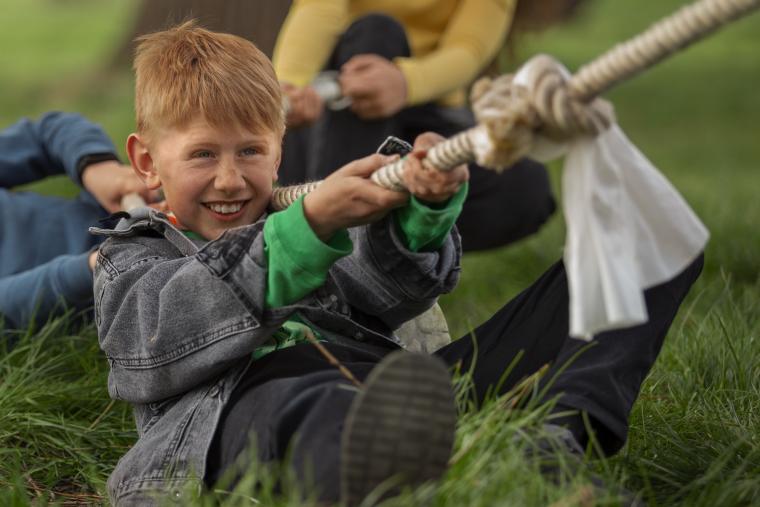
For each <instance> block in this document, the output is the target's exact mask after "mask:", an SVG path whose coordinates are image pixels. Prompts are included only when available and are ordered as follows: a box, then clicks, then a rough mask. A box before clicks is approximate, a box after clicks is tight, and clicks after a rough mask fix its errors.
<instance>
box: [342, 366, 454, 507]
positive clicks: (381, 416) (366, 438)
mask: <svg viewBox="0 0 760 507" xmlns="http://www.w3.org/2000/svg"><path fill="white" fill-rule="evenodd" d="M456 419H457V412H456V406H455V401H454V392H453V390H452V387H451V377H450V376H449V372H448V370H447V368H446V365H445V364H444V363H443V361H441V360H440V359H437V358H435V357H432V356H429V355H425V354H415V353H412V352H406V351H399V352H393V353H392V354H389V355H388V356H387V357H386V358H385V359H383V361H382V362H381V363H380V364H378V365H377V366H376V367H375V368H374V369H373V370H372V372H371V373H370V375H369V377H368V378H367V381H366V382H365V384H364V388H363V389H362V391H361V392H360V393H359V395H358V396H357V397H356V399H355V400H354V402H353V404H352V405H351V408H350V410H349V412H348V416H347V417H346V426H345V430H344V432H343V439H342V442H341V470H340V473H341V476H340V477H341V499H342V500H343V502H344V503H345V504H346V505H348V506H349V507H353V506H357V505H359V504H360V503H361V502H362V501H363V500H364V499H365V498H366V497H367V496H368V495H369V494H370V493H372V492H373V491H375V490H376V489H377V491H375V494H376V495H377V497H376V499H375V500H374V501H379V500H381V499H383V498H387V497H390V496H395V495H397V494H399V493H400V491H401V489H402V488H403V487H416V486H419V485H421V484H422V483H424V482H427V481H431V480H435V479H438V478H440V477H441V476H442V475H443V473H444V472H445V471H446V468H447V466H448V460H449V457H450V455H451V449H452V447H453V445H454V432H455V428H456ZM370 503H373V502H370Z"/></svg>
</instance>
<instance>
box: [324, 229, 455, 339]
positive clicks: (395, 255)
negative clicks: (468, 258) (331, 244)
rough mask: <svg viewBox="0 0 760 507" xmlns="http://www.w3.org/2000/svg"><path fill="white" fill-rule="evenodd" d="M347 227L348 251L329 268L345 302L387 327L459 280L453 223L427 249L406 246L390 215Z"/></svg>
mask: <svg viewBox="0 0 760 507" xmlns="http://www.w3.org/2000/svg"><path fill="white" fill-rule="evenodd" d="M349 233H350V235H351V240H352V241H353V244H354V252H353V254H352V255H350V256H348V257H344V258H342V259H340V260H338V262H336V264H335V265H334V266H333V269H332V273H333V275H334V277H335V279H336V281H337V283H338V285H339V287H340V288H341V291H342V293H343V295H344V297H345V298H346V300H347V301H349V302H350V304H351V306H353V307H355V308H357V309H359V310H361V311H362V312H364V313H366V314H368V315H372V316H375V317H378V318H380V319H381V320H382V321H383V322H384V323H385V324H386V325H387V326H388V327H389V328H390V329H397V328H398V327H399V326H400V325H401V324H403V323H404V322H406V321H408V320H410V319H412V318H414V317H416V316H417V315H419V314H421V313H422V312H424V311H425V310H427V309H428V308H430V307H431V306H433V304H434V303H435V302H436V300H437V298H438V296H439V295H441V294H445V293H448V292H450V291H452V290H453V289H454V287H455V286H456V284H457V282H458V281H459V274H460V271H461V266H460V261H461V251H462V249H461V242H460V239H459V233H458V232H457V230H456V227H454V228H453V229H452V230H451V233H450V234H449V235H448V236H447V237H446V239H445V240H444V241H443V245H441V247H440V248H438V249H437V250H435V251H430V252H413V251H411V250H409V249H408V248H407V247H406V246H405V241H404V239H403V238H402V235H401V233H400V232H399V230H398V229H397V227H396V225H395V223H394V221H393V217H392V216H391V215H389V216H387V217H386V218H384V219H383V220H381V221H378V222H376V223H374V224H372V225H369V226H366V227H356V228H352V229H349ZM357 281H360V283H357Z"/></svg>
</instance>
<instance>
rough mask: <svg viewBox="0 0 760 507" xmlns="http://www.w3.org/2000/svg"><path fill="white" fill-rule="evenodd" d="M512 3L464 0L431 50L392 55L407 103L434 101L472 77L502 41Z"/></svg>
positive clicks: (508, 0) (462, 85) (510, 17)
mask: <svg viewBox="0 0 760 507" xmlns="http://www.w3.org/2000/svg"><path fill="white" fill-rule="evenodd" d="M515 3H516V0H464V1H462V3H461V5H460V6H459V8H458V9H457V11H456V12H455V13H454V15H453V16H452V18H451V21H450V22H449V23H448V25H447V27H446V30H445V31H444V33H443V35H442V36H441V40H440V43H439V45H438V48H437V49H436V50H435V51H433V52H431V53H429V54H427V55H425V56H423V57H420V58H414V57H412V58H396V59H395V60H394V61H395V62H396V64H397V65H398V66H399V67H400V68H401V71H402V72H403V73H404V77H406V84H407V103H408V104H410V105H415V104H421V103H424V102H429V101H431V100H436V99H438V98H440V97H441V96H443V95H445V94H447V93H449V92H451V91H454V90H456V89H458V88H462V87H464V86H467V85H468V84H469V83H470V82H471V81H472V80H473V79H475V76H477V74H478V72H479V71H480V70H481V69H482V68H483V67H485V65H487V64H488V62H489V61H490V60H491V58H493V56H494V55H495V54H496V52H497V51H498V50H499V48H500V47H501V45H502V44H503V43H504V39H505V38H506V35H507V30H508V29H509V25H510V24H511V23H512V16H513V14H514V8H515Z"/></svg>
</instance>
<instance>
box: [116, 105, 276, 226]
mask: <svg viewBox="0 0 760 507" xmlns="http://www.w3.org/2000/svg"><path fill="white" fill-rule="evenodd" d="M127 151H128V152H129V157H130V160H131V161H132V165H133V167H134V168H135V169H136V171H137V172H138V174H140V175H141V176H142V177H143V179H144V180H145V182H146V184H147V185H148V187H150V188H159V187H161V188H163V191H164V196H165V197H166V202H167V205H168V207H169V209H170V210H171V211H173V212H174V214H175V215H176V216H177V219H178V220H179V222H180V223H182V225H184V226H185V227H187V228H188V229H190V230H191V231H193V232H195V233H197V234H199V235H201V236H202V237H204V238H206V239H208V240H213V239H216V238H218V237H219V236H220V235H221V234H222V233H223V232H224V231H225V230H227V229H230V228H232V227H238V226H241V225H247V224H251V223H253V222H254V221H256V219H258V218H259V217H260V216H261V215H262V214H263V213H264V211H265V209H266V207H267V205H268V204H269V198H270V195H271V193H272V183H273V182H274V181H275V180H276V179H277V168H278V166H279V163H280V138H279V137H278V136H277V135H276V134H275V133H274V132H271V131H265V132H260V133H254V132H252V131H249V130H248V129H246V128H243V127H241V126H240V125H233V126H224V127H215V126H213V125H210V124H209V123H208V122H206V121H205V119H203V118H195V119H193V120H191V121H190V122H188V123H187V124H186V125H183V126H181V127H171V128H159V129H157V131H156V132H155V134H154V135H153V137H152V139H151V142H150V143H149V144H147V143H145V142H144V140H143V139H141V138H140V137H139V135H137V134H132V135H131V136H130V137H129V140H128V141H127Z"/></svg>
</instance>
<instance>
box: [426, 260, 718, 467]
mask: <svg viewBox="0 0 760 507" xmlns="http://www.w3.org/2000/svg"><path fill="white" fill-rule="evenodd" d="M702 262H703V258H702V256H700V257H699V258H698V259H696V260H695V261H694V262H693V263H692V264H691V265H690V266H689V267H687V268H686V269H685V270H684V271H683V272H682V273H680V274H679V275H678V276H677V277H675V278H674V279H673V280H670V281H668V282H666V283H664V284H661V285H658V286H656V287H653V288H651V289H648V290H647V291H646V292H645V297H646V302H647V309H648V311H649V321H648V322H647V323H646V324H642V325H640V326H634V327H631V328H627V329H621V330H616V331H610V332H606V333H601V334H599V335H598V336H596V337H595V338H594V340H592V342H591V344H588V343H587V342H584V341H581V340H576V339H573V338H570V337H569V336H568V334H567V332H568V328H569V327H568V291H567V279H566V276H565V270H564V266H563V264H562V263H561V262H559V263H557V264H555V265H554V266H552V267H551V268H550V269H549V270H548V271H547V272H546V273H544V275H542V276H541V278H539V279H538V281H536V282H535V283H534V284H533V285H532V286H531V287H529V288H528V289H526V290H525V291H523V292H522V293H521V294H519V295H518V296H517V297H516V298H515V299H513V300H512V301H510V302H509V303H508V304H507V305H506V306H504V307H503V308H502V309H501V310H499V312H497V313H496V314H495V315H494V316H493V317H492V318H491V319H490V320H489V321H487V322H486V323H485V324H483V325H482V326H480V327H479V328H477V329H476V330H475V332H474V339H475V340H476V342H477V346H475V345H474V344H473V342H472V339H471V338H470V337H469V336H465V337H463V338H462V339H460V340H458V341H455V342H453V343H452V344H451V345H448V346H446V347H444V348H442V349H440V350H439V351H438V352H436V355H439V356H440V357H442V358H443V359H444V360H445V361H446V362H447V363H448V364H450V365H454V364H457V363H458V362H460V361H461V363H462V368H463V370H467V369H468V368H469V367H470V366H471V365H472V364H473V362H474V370H473V381H474V384H475V391H476V397H477V399H478V401H482V400H483V397H484V396H485V394H486V392H487V391H488V390H489V389H490V388H492V387H495V386H496V385H497V383H498V382H499V380H500V379H501V377H502V375H503V373H504V372H505V371H506V369H507V368H508V367H509V366H510V364H511V363H512V362H513V361H515V359H516V358H518V355H519V356H520V357H519V358H518V359H517V360H516V361H515V364H514V366H513V369H512V370H511V371H510V373H509V374H508V375H507V377H506V379H505V381H504V383H503V384H502V386H501V390H500V392H501V393H504V392H506V391H507V390H509V389H510V388H512V387H513V386H514V385H515V384H516V383H517V382H518V381H519V380H520V379H522V378H524V377H526V376H528V375H530V374H532V373H534V372H536V371H538V369H539V368H541V366H543V365H544V364H551V367H550V370H549V371H548V372H547V374H546V375H545V376H544V379H543V380H542V385H545V386H546V385H548V386H550V387H549V388H548V391H547V394H546V395H545V396H544V399H545V400H547V401H548V400H550V399H552V398H554V397H557V396H560V400H559V405H558V406H557V408H556V409H555V412H559V411H563V410H576V411H584V412H587V413H588V415H589V416H590V419H591V421H592V424H593V425H594V430H595V431H596V432H597V434H598V435H599V436H600V438H601V439H602V441H601V443H602V445H603V447H604V450H605V451H606V452H614V451H616V450H617V449H619V447H620V446H621V445H622V443H623V442H624V441H625V437H626V433H627V427H628V415H629V413H630V410H631V407H632V405H633V402H634V401H635V400H636V397H637V396H638V392H639V389H640V387H641V382H642V381H643V379H644V377H645V376H646V375H647V373H648V372H649V370H650V368H651V367H652V365H653V364H654V361H655V359H656V358H657V354H658V352H659V350H660V347H661V346H662V342H663V340H664V338H665V335H666V333H667V330H668V328H669V327H670V324H671V322H672V321H673V318H674V317H675V314H676V312H677V311H678V307H679V305H680V304H681V302H682V301H683V299H684V297H685V296H686V294H687V292H688V290H689V288H690V287H691V285H692V284H693V283H694V281H695V280H696V279H697V277H698V276H699V273H700V271H701V268H702ZM584 347H588V350H584V351H582V352H580V351H581V349H583V348H584ZM578 352H580V354H579V355H578V357H576V358H575V359H574V360H573V361H572V363H570V364H569V365H568V361H569V360H570V359H571V358H572V357H573V356H574V355H575V354H576V353H578ZM560 422H562V423H563V424H566V425H567V426H568V427H569V429H570V430H571V431H573V433H574V436H575V437H576V439H578V441H579V442H581V443H583V442H584V440H585V434H584V428H583V423H582V418H581V416H580V415H579V414H578V415H573V416H571V417H566V418H565V419H564V420H562V421H560Z"/></svg>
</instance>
